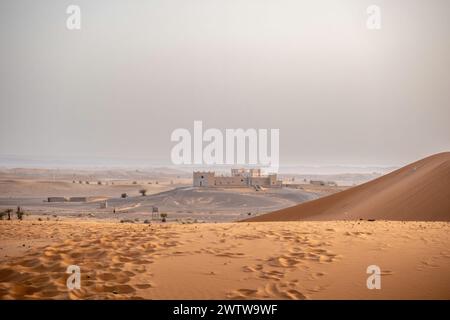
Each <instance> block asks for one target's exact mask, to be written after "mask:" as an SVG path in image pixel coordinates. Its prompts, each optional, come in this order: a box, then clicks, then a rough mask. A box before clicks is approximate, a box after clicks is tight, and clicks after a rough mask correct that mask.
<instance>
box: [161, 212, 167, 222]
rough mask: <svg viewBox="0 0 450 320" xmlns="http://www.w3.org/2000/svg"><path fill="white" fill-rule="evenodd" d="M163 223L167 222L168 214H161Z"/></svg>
mask: <svg viewBox="0 0 450 320" xmlns="http://www.w3.org/2000/svg"><path fill="white" fill-rule="evenodd" d="M160 216H161V221H162V222H166V218H167V213H161V215H160Z"/></svg>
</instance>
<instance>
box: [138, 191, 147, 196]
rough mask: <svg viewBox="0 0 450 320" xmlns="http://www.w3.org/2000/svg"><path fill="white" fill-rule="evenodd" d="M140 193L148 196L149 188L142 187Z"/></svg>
mask: <svg viewBox="0 0 450 320" xmlns="http://www.w3.org/2000/svg"><path fill="white" fill-rule="evenodd" d="M139 193H140V194H141V195H142V196H146V195H147V189H141V190H139Z"/></svg>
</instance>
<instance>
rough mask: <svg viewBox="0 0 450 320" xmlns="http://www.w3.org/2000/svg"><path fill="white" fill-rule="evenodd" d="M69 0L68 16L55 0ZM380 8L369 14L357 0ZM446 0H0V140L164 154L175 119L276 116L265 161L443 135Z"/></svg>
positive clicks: (346, 155)
mask: <svg viewBox="0 0 450 320" xmlns="http://www.w3.org/2000/svg"><path fill="white" fill-rule="evenodd" d="M70 4H75V5H79V6H80V8H81V30H73V31H70V30H68V29H67V28H66V19H67V17H68V14H66V8H67V6H68V5H70ZM371 4H375V5H378V6H379V7H380V8H381V30H369V29H367V27H366V20H367V17H368V16H367V13H366V8H367V7H368V6H369V5H371ZM449 13H450V1H448V0H430V1H424V0H388V1H379V0H376V1H374V0H370V1H366V0H341V1H337V0H315V1H300V0H289V1H287V0H221V1H217V0H190V1H186V0H153V1H152V0H149V1H144V0H142V1H136V0H128V1H119V0H118V1H112V0H101V1H98V0H97V1H79V0H71V1H61V0H53V1H44V0H41V1H35V0H34V1H32V0H30V1H23V0H3V1H1V2H0V24H1V28H0V41H1V50H0V156H5V155H17V156H23V155H27V156H33V157H35V158H39V157H59V158H67V159H68V160H69V159H71V158H76V157H83V158H87V159H88V158H90V157H92V158H97V157H100V158H108V157H111V158H113V157H115V158H124V159H127V158H129V159H136V158H138V159H145V161H147V159H148V161H149V163H152V162H159V163H165V162H167V163H168V164H170V150H171V148H172V147H173V146H174V143H173V142H171V141H170V134H171V132H172V131H173V130H174V129H176V128H187V129H190V130H192V127H193V121H194V120H202V121H203V124H204V126H205V127H207V128H208V127H213V128H218V129H222V130H225V129H228V128H244V129H246V128H255V129H258V128H263V129H271V128H277V129H280V163H281V165H284V164H297V165H303V164H305V165H312V164H318V165H329V164H341V165H345V164H352V165H401V164H405V163H408V162H411V161H414V160H417V159H420V158H422V157H424V156H427V155H430V154H433V153H437V152H441V151H450V72H449V71H450V19H448V15H449Z"/></svg>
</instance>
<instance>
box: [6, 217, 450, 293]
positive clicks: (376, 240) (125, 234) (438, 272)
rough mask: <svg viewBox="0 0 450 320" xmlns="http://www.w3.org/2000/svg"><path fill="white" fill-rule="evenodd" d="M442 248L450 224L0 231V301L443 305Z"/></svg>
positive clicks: (83, 226)
mask: <svg viewBox="0 0 450 320" xmlns="http://www.w3.org/2000/svg"><path fill="white" fill-rule="evenodd" d="M29 219H31V218H29ZM449 238H450V224H449V223H448V222H392V221H375V222H370V221H329V222H272V223H218V224H209V223H204V224H175V223H173V224H120V223H113V222H105V221H92V222H83V221H71V220H66V221H54V220H50V221H36V220H28V221H27V220H24V221H17V220H13V221H0V247H1V248H0V262H1V267H0V298H1V299H130V298H132V299H141V298H142V299H450V249H449V247H448V243H449V240H450V239H449ZM373 264H375V265H378V266H380V268H381V270H382V275H381V289H380V290H369V289H367V287H366V279H367V277H368V276H369V275H368V274H366V268H367V267H368V266H369V265H373ZM69 265H78V266H80V268H81V288H80V289H79V290H78V289H74V290H69V289H68V288H67V287H66V279H67V277H68V274H66V273H65V271H66V268H67V266H69Z"/></svg>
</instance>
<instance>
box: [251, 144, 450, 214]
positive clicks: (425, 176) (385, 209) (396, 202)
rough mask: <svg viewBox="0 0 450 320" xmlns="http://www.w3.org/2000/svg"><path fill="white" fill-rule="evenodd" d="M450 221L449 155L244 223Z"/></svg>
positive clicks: (431, 158) (436, 156)
mask: <svg viewBox="0 0 450 320" xmlns="http://www.w3.org/2000/svg"><path fill="white" fill-rule="evenodd" d="M347 219H349V220H353V219H377V220H410V221H411V220H412V221H414V220H415V221H450V152H443V153H438V154H435V155H432V156H429V157H427V158H424V159H422V160H419V161H416V162H414V163H411V164H409V165H407V166H405V167H403V168H400V169H398V170H396V171H393V172H391V173H389V174H387V175H384V176H382V177H380V178H377V179H375V180H372V181H369V182H367V183H364V184H361V185H359V186H356V187H353V188H350V189H347V190H344V191H341V192H339V193H335V194H332V195H329V196H326V197H323V198H320V199H317V200H312V201H309V202H305V203H302V204H299V205H296V206H293V207H290V208H286V209H282V210H278V211H274V212H271V213H268V214H265V215H261V216H258V217H254V218H250V219H247V220H245V221H296V220H347Z"/></svg>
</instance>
